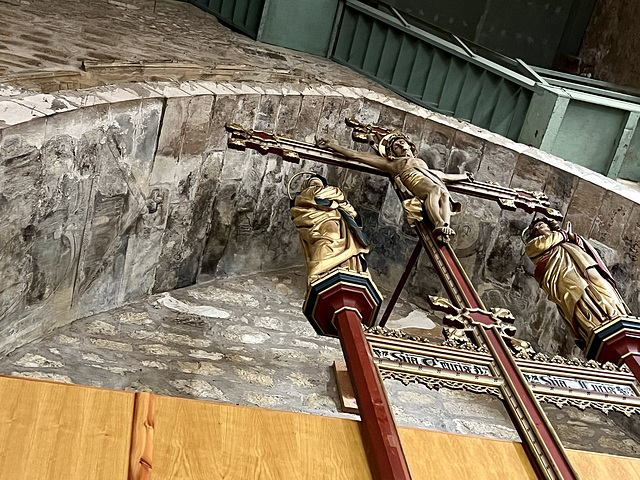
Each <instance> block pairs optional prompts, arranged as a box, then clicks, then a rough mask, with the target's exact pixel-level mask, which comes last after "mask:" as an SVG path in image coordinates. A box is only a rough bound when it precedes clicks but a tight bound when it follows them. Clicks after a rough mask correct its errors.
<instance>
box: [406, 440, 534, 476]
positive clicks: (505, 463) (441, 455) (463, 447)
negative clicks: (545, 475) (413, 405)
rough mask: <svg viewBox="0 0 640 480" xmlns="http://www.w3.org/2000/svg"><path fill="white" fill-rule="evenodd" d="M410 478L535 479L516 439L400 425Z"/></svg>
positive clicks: (522, 449)
mask: <svg viewBox="0 0 640 480" xmlns="http://www.w3.org/2000/svg"><path fill="white" fill-rule="evenodd" d="M399 430H400V438H401V439H402V445H403V446H404V451H405V454H406V455H407V460H408V462H409V467H411V474H412V476H413V480H465V479H474V480H485V479H486V480H495V479H503V480H529V479H530V480H537V478H538V477H536V475H535V472H534V471H533V468H532V467H531V465H530V463H529V460H528V458H527V456H526V454H525V452H524V448H523V447H522V445H520V444H519V443H517V442H506V441H501V440H492V439H488V438H479V437H471V436H468V435H454V434H451V433H442V432H433V431H430V430H419V429H416V428H400V429H399Z"/></svg>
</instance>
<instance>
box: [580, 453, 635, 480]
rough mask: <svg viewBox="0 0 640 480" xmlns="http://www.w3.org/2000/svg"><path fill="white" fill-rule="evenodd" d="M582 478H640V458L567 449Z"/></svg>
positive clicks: (628, 479)
mask: <svg viewBox="0 0 640 480" xmlns="http://www.w3.org/2000/svg"><path fill="white" fill-rule="evenodd" d="M567 454H568V456H569V460H571V463H572V464H573V466H574V468H575V469H576V470H577V471H578V474H579V475H580V477H581V478H582V480H640V459H638V458H630V457H617V456H614V455H604V454H602V453H591V452H583V451H578V450H567Z"/></svg>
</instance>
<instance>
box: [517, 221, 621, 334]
mask: <svg viewBox="0 0 640 480" xmlns="http://www.w3.org/2000/svg"><path fill="white" fill-rule="evenodd" d="M523 240H524V241H525V243H526V245H525V252H526V254H527V256H528V257H529V258H530V259H531V260H532V261H533V263H534V265H535V278H536V280H537V281H538V282H539V283H540V286H541V287H542V289H543V290H544V291H545V292H546V293H547V295H548V296H549V300H551V301H552V302H553V303H555V304H556V305H557V306H558V310H559V311H560V314H561V315H562V318H563V319H564V320H565V322H566V323H567V324H568V326H569V328H570V329H571V332H572V333H573V336H574V337H575V338H576V343H578V344H579V346H583V345H584V342H586V341H588V339H589V337H590V334H591V333H592V332H593V330H594V329H595V328H597V327H599V326H600V325H602V324H603V323H606V322H608V321H611V320H614V319H616V318H619V317H621V316H624V315H628V314H629V313H630V312H629V309H628V307H627V306H626V305H625V303H624V301H623V300H622V298H621V297H620V293H619V292H618V290H617V288H616V284H615V282H614V280H613V277H612V276H611V273H610V272H609V270H608V269H607V267H606V266H605V264H604V263H603V262H602V259H601V258H600V256H599V255H598V253H597V252H596V250H595V249H594V248H593V246H592V245H591V244H589V242H587V241H586V240H585V239H584V238H583V237H581V236H580V235H577V234H575V233H573V231H572V230H571V224H570V223H569V224H568V228H567V230H563V229H562V228H561V227H560V224H559V223H558V222H557V221H555V220H550V219H534V220H533V221H532V222H531V225H529V227H528V228H527V229H526V230H525V231H524V232H523Z"/></svg>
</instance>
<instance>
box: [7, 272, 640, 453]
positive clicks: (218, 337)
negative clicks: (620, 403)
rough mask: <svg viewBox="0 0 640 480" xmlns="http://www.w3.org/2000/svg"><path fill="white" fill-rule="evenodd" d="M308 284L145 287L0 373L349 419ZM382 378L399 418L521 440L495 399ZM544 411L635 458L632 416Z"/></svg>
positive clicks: (406, 308)
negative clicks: (307, 305) (315, 324)
mask: <svg viewBox="0 0 640 480" xmlns="http://www.w3.org/2000/svg"><path fill="white" fill-rule="evenodd" d="M305 286H306V283H305V276H304V272H303V270H302V269H300V268H296V269H291V270H285V271H279V272H277V273H270V274H254V275H239V276H232V277H228V278H223V279H221V278H219V279H215V280H213V281H210V282H205V283H202V284H200V285H195V286H191V287H187V288H184V289H179V290H175V291H173V292H171V293H163V294H158V295H153V296H150V297H147V298H145V299H143V300H139V301H136V302H132V303H130V304H129V305H126V306H123V307H119V308H116V309H113V310H110V311H108V312H103V313H99V314H96V315H93V316H90V317H86V318H84V319H80V320H77V321H75V322H73V323H72V324H70V325H66V326H64V327H61V328H59V329H57V330H56V331H55V332H51V333H49V334H47V335H44V336H43V337H42V338H41V339H39V340H37V341H35V342H32V343H30V344H29V345H25V346H22V347H20V348H17V349H16V350H14V351H13V352H11V353H10V354H8V355H6V356H3V357H2V358H0V374H9V375H13V376H21V377H26V378H35V379H42V380H53V381H58V382H65V383H76V384H81V385H90V386H95V387H101V388H115V389H118V390H134V391H148V392H153V393H155V394H158V395H170V396H175V397H182V398H197V399H201V400H208V401H216V402H223V403H231V404H238V405H249V406H258V407H262V408H270V409H276V410H286V411H293V412H303V413H308V414H313V415H325V416H333V417H342V418H351V419H357V418H358V417H357V415H353V414H347V413H342V412H341V411H340V409H339V399H338V392H337V387H336V382H335V378H334V374H333V369H332V364H333V362H334V361H335V360H342V353H341V350H340V344H339V342H338V340H337V339H334V338H327V337H320V336H318V335H317V334H316V333H315V332H314V330H313V328H312V327H311V325H310V324H309V323H308V322H307V321H306V319H305V318H304V316H303V315H302V313H301V306H302V302H303V297H304V291H305ZM398 306H399V308H398V313H399V312H405V313H406V312H409V313H408V314H405V313H402V314H401V315H393V316H392V323H393V324H394V325H395V326H398V325H402V324H406V323H407V322H409V323H411V322H413V321H415V320H416V317H419V316H423V317H424V316H425V315H426V313H425V312H424V311H422V310H420V309H416V308H415V307H412V306H411V304H410V303H407V302H406V301H404V300H401V301H400V303H399V305H398ZM421 324H422V325H423V327H424V326H427V325H425V322H421ZM432 328H435V325H432ZM434 343H440V341H439V340H438V341H435V342H434ZM384 385H385V389H386V391H387V394H388V397H389V401H390V403H391V406H392V409H393V412H394V416H395V419H396V422H397V423H398V424H399V425H401V426H408V427H414V428H424V429H428V430H436V431H442V432H450V433H458V434H465V435H477V436H482V437H489V438H498V439H502V440H510V441H519V437H518V434H517V432H516V430H515V428H514V426H513V425H512V422H511V420H510V418H509V415H508V413H507V411H506V408H505V406H504V404H503V403H502V401H501V400H500V399H498V398H497V397H494V396H492V395H489V394H477V393H471V392H467V391H463V390H450V389H446V388H442V389H440V390H431V389H429V388H427V387H426V386H424V385H417V384H409V385H404V384H403V383H402V382H399V381H396V380H385V382H384ZM544 409H545V412H546V414H547V416H548V417H549V418H550V420H551V422H552V424H553V426H554V428H555V429H556V431H557V432H558V434H559V436H560V438H561V441H562V442H563V444H564V445H565V446H566V447H567V448H576V449H582V450H587V451H593V452H601V453H608V454H614V455H626V456H634V457H640V437H638V435H640V432H638V429H637V427H636V428H635V430H634V428H633V427H632V425H633V423H634V421H635V419H634V418H630V419H627V420H628V422H627V423H628V424H627V425H626V426H625V425H623V427H624V428H621V426H620V425H618V424H616V423H615V422H613V421H612V418H610V417H611V416H613V415H614V414H613V413H612V414H610V416H607V415H604V414H603V413H601V412H599V411H597V410H592V409H588V410H586V411H579V410H577V409H575V408H572V407H565V408H563V409H558V408H556V407H555V406H553V405H550V404H544ZM619 415H621V414H619ZM635 423H637V422H635ZM625 430H626V431H625Z"/></svg>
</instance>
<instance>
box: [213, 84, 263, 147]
mask: <svg viewBox="0 0 640 480" xmlns="http://www.w3.org/2000/svg"><path fill="white" fill-rule="evenodd" d="M259 104H260V96H259V95H257V94H253V95H238V96H232V95H217V96H216V100H215V104H214V105H213V109H212V112H211V123H210V126H209V140H208V142H207V149H208V150H226V148H227V132H226V130H225V129H224V126H225V124H227V123H237V124H239V125H242V126H243V127H244V128H249V129H251V128H253V125H254V121H255V116H256V112H257V111H258V106H259ZM229 153H231V152H229Z"/></svg>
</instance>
